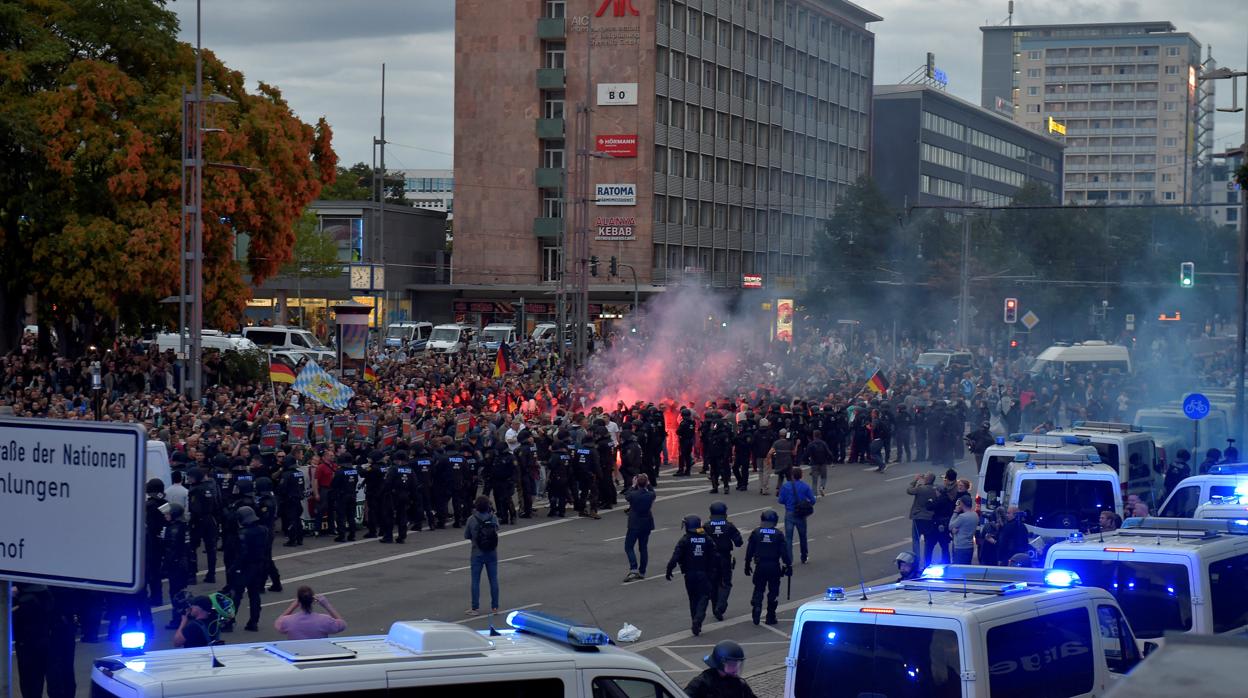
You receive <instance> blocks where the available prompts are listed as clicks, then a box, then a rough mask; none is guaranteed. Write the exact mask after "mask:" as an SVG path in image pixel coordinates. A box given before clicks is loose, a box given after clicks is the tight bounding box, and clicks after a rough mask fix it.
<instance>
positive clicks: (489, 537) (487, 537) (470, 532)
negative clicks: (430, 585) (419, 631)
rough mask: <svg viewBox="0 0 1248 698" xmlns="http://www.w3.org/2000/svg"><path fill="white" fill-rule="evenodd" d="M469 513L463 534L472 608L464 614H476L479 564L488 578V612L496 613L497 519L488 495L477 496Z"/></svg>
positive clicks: (479, 592)
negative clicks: (469, 567) (468, 555)
mask: <svg viewBox="0 0 1248 698" xmlns="http://www.w3.org/2000/svg"><path fill="white" fill-rule="evenodd" d="M473 509H474V511H473V514H472V516H469V517H468V522H467V524H466V525H465V526H464V538H466V539H468V540H469V541H472V557H471V559H470V561H469V562H470V564H471V565H472V608H470V609H468V612H467V615H470V616H475V615H479V614H480V608H481V568H482V567H484V568H485V571H486V574H488V575H489V578H490V613H498V519H497V518H495V517H494V514H493V512H491V511H490V498H489V497H484V496H482V497H477V501H476V502H475V503H474V504H473Z"/></svg>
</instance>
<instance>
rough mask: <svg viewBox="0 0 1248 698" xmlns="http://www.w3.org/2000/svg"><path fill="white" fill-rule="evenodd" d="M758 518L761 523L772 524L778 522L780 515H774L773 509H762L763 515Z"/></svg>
mask: <svg viewBox="0 0 1248 698" xmlns="http://www.w3.org/2000/svg"><path fill="white" fill-rule="evenodd" d="M758 518H759V519H761V520H762V522H763V523H769V524H774V523H776V522H777V521H779V520H780V515H779V514H777V513H776V510H775V509H764V510H763V513H762V514H759V516H758Z"/></svg>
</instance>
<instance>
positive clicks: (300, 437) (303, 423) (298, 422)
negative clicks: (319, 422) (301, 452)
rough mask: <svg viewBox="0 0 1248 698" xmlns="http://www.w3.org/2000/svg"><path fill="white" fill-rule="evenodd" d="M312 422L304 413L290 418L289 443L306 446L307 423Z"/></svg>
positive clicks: (307, 443) (307, 442)
mask: <svg viewBox="0 0 1248 698" xmlns="http://www.w3.org/2000/svg"><path fill="white" fill-rule="evenodd" d="M311 422H312V420H311V418H310V417H308V416H307V415H306V414H297V415H294V416H292V417H291V418H290V421H289V424H290V444H291V445H292V446H308V445H310V443H309V441H308V425H309V424H310V423H311Z"/></svg>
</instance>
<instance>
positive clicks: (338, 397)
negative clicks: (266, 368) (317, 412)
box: [292, 360, 355, 410]
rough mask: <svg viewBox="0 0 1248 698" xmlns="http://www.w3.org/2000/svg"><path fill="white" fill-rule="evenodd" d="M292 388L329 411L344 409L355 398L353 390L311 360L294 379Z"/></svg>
mask: <svg viewBox="0 0 1248 698" xmlns="http://www.w3.org/2000/svg"><path fill="white" fill-rule="evenodd" d="M292 387H293V388H294V389H295V391H296V392H298V393H300V394H302V395H306V396H307V397H309V398H311V399H313V400H316V401H317V402H319V403H321V404H322V405H325V406H326V407H328V408H330V409H331V410H341V409H344V408H346V406H347V403H348V402H350V400H351V398H353V397H355V391H354V390H352V389H351V388H348V387H347V386H345V385H343V384H342V383H339V382H338V379H337V378H334V377H333V376H331V375H330V374H329V373H327V372H326V371H325V369H323V368H321V367H320V366H318V365H317V363H316V362H315V361H312V360H309V361H308V363H307V365H306V366H304V367H303V370H302V371H300V372H299V377H298V378H295V384H294V385H293V386H292Z"/></svg>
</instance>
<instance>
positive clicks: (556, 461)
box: [546, 441, 572, 517]
mask: <svg viewBox="0 0 1248 698" xmlns="http://www.w3.org/2000/svg"><path fill="white" fill-rule="evenodd" d="M571 470H572V456H571V454H569V453H568V447H567V444H565V443H563V442H562V441H560V442H556V443H555V444H554V446H553V447H552V448H551V451H550V461H549V462H547V464H546V496H547V498H548V500H549V502H548V503H549V506H550V511H549V512H547V514H546V515H547V516H559V517H562V516H564V513H565V511H566V509H567V506H568V478H569V477H570V475H571Z"/></svg>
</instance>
